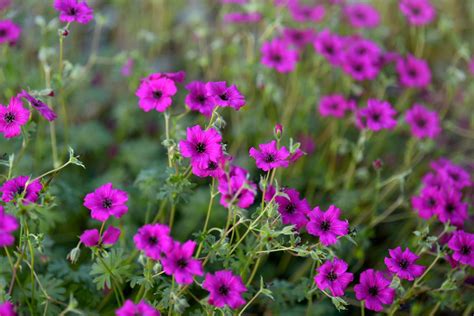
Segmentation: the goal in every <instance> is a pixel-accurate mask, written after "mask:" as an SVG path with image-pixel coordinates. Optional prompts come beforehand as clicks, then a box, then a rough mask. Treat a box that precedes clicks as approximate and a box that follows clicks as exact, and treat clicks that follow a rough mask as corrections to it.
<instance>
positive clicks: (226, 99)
mask: <svg viewBox="0 0 474 316" xmlns="http://www.w3.org/2000/svg"><path fill="white" fill-rule="evenodd" d="M219 98H221V100H223V101H228V100H229V96H228V95H227V93H225V92H224V93H223V94H221V95H219Z"/></svg>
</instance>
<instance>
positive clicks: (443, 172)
mask: <svg viewBox="0 0 474 316" xmlns="http://www.w3.org/2000/svg"><path fill="white" fill-rule="evenodd" d="M431 167H432V168H433V169H434V170H435V171H436V176H435V177H431V179H430V178H427V179H426V180H427V181H428V179H430V181H437V182H438V183H439V184H440V187H444V188H449V187H454V188H455V189H456V190H462V189H463V188H465V187H469V186H471V184H472V182H471V176H470V175H469V172H467V171H466V170H465V169H464V168H462V167H460V166H458V165H456V164H454V163H452V162H451V161H449V160H448V159H445V158H441V159H439V160H437V161H434V162H432V163H431Z"/></svg>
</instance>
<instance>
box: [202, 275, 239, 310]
mask: <svg viewBox="0 0 474 316" xmlns="http://www.w3.org/2000/svg"><path fill="white" fill-rule="evenodd" d="M202 287H203V288H204V289H206V290H208V291H209V294H210V295H209V304H211V305H213V306H216V307H219V308H222V307H224V306H225V305H227V306H229V307H230V308H233V309H236V308H239V307H240V306H242V305H243V304H245V300H244V299H243V298H242V293H244V292H245V291H247V288H246V287H245V285H244V282H242V278H241V277H240V276H238V275H234V274H233V273H232V271H230V270H221V271H216V272H215V273H214V274H211V273H208V274H206V279H205V280H204V282H203V283H202Z"/></svg>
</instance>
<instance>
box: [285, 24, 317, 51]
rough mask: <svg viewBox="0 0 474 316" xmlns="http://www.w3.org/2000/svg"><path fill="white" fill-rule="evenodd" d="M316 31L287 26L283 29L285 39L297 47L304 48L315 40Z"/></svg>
mask: <svg viewBox="0 0 474 316" xmlns="http://www.w3.org/2000/svg"><path fill="white" fill-rule="evenodd" d="M314 36H315V34H314V31H313V29H310V28H308V29H295V28H288V27H287V28H285V29H284V30H283V39H284V40H285V41H286V42H287V43H289V44H291V45H293V46H295V47H296V48H299V49H302V48H304V47H305V46H306V45H308V44H310V43H312V42H313V40H314Z"/></svg>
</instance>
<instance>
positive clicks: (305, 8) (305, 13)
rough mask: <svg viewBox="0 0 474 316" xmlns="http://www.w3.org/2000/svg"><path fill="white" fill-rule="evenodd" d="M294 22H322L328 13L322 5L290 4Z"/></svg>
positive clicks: (294, 2) (296, 2)
mask: <svg viewBox="0 0 474 316" xmlns="http://www.w3.org/2000/svg"><path fill="white" fill-rule="evenodd" d="M288 6H289V10H290V13H291V16H292V18H293V20H295V21H296V22H320V21H321V20H322V19H323V18H324V15H325V13H326V10H325V9H324V6H322V5H315V6H311V5H303V4H300V3H298V1H291V2H289V3H288Z"/></svg>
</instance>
